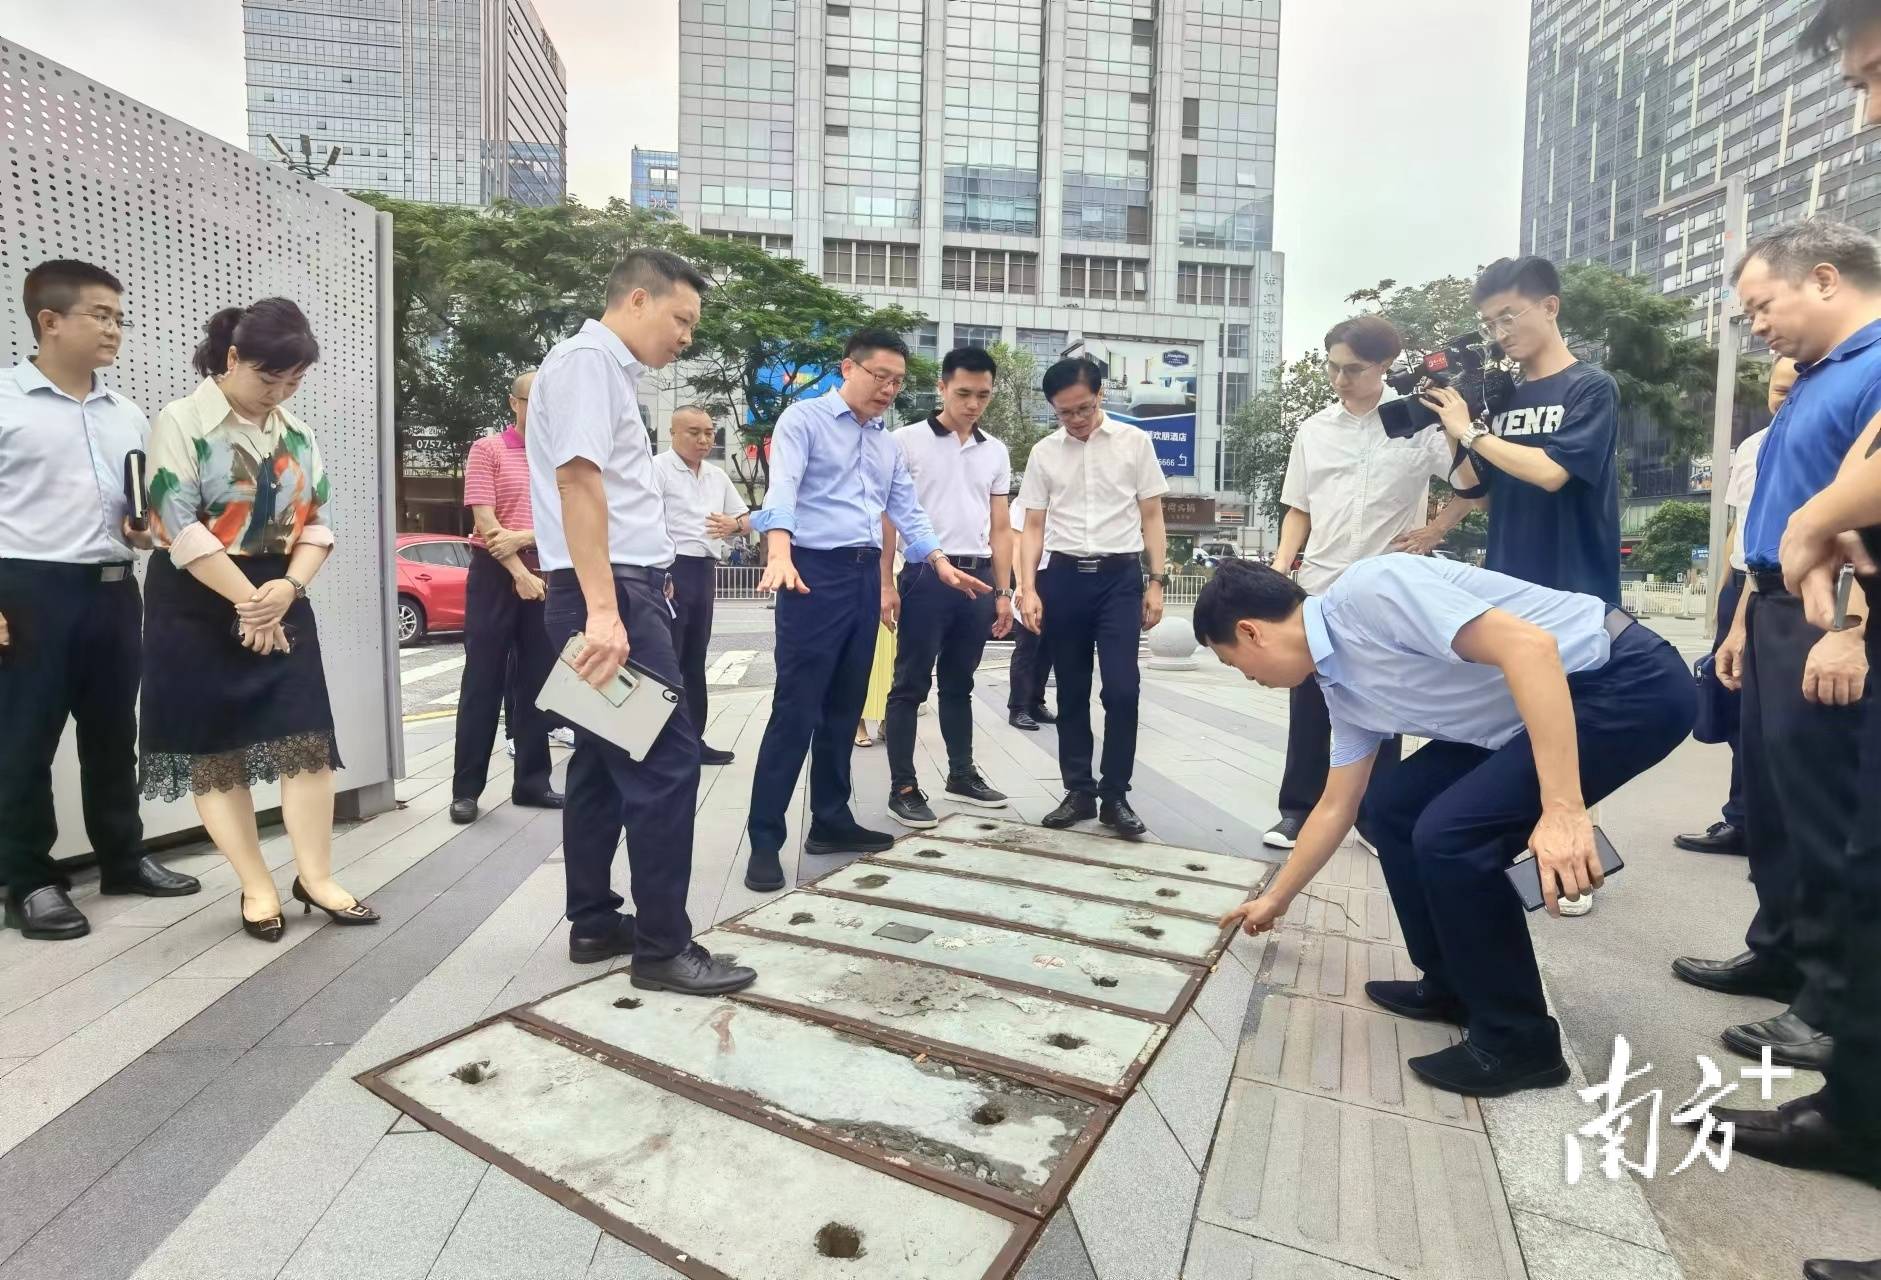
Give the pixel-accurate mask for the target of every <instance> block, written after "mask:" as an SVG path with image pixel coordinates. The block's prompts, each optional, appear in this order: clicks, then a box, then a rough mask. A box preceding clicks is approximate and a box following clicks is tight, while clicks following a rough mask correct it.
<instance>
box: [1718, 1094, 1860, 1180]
mask: <svg viewBox="0 0 1881 1280" xmlns="http://www.w3.org/2000/svg"><path fill="white" fill-rule="evenodd" d="M1819 1098H1820V1095H1812V1096H1810V1097H1807V1098H1798V1099H1797V1100H1796V1101H1795V1102H1792V1103H1789V1104H1787V1105H1785V1106H1783V1107H1780V1108H1778V1109H1777V1110H1776V1111H1774V1112H1767V1111H1735V1110H1732V1109H1731V1108H1728V1107H1713V1108H1712V1109H1711V1114H1712V1116H1713V1117H1714V1118H1716V1119H1717V1120H1720V1121H1727V1122H1729V1123H1731V1124H1733V1125H1735V1126H1736V1127H1737V1133H1736V1135H1735V1136H1734V1137H1733V1139H1732V1141H1733V1143H1734V1145H1735V1146H1736V1148H1737V1150H1738V1152H1739V1153H1741V1154H1743V1155H1747V1156H1752V1157H1754V1158H1755V1159H1758V1160H1768V1161H1769V1162H1770V1163H1771V1164H1780V1165H1787V1166H1788V1167H1789V1168H1792V1169H1819V1170H1821V1171H1822V1172H1824V1173H1843V1174H1847V1175H1848V1176H1849V1177H1851V1178H1860V1179H1861V1180H1862V1181H1864V1182H1872V1183H1874V1184H1875V1185H1876V1186H1881V1152H1875V1151H1871V1150H1868V1149H1867V1148H1866V1147H1865V1146H1864V1145H1863V1144H1862V1143H1860V1142H1858V1141H1856V1140H1855V1139H1854V1138H1853V1137H1851V1136H1850V1135H1849V1134H1848V1132H1847V1131H1846V1130H1845V1129H1843V1128H1841V1127H1840V1126H1838V1125H1837V1124H1836V1123H1835V1121H1834V1119H1833V1118H1832V1117H1830V1116H1829V1115H1828V1113H1826V1112H1825V1111H1823V1109H1822V1105H1821V1102H1820V1101H1819ZM1772 1117H1774V1120H1772Z"/></svg>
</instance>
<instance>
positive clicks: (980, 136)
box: [679, 0, 1282, 493]
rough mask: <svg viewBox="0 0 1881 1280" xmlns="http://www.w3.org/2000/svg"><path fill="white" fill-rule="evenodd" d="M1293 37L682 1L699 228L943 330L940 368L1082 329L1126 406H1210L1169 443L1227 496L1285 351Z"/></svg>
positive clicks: (1255, 10)
mask: <svg viewBox="0 0 1881 1280" xmlns="http://www.w3.org/2000/svg"><path fill="white" fill-rule="evenodd" d="M1279 46H1280V3H1279V0H1161V3H1157V0H851V2H850V3H846V4H845V3H828V2H827V0H681V3H680V66H679V74H680V146H679V151H680V157H681V159H680V179H679V191H680V212H681V216H682V217H684V218H685V220H686V221H687V222H688V223H690V224H692V225H694V226H696V227H698V228H700V229H702V230H705V231H713V232H723V233H728V234H736V235H739V236H743V237H746V238H751V239H753V240H756V241H757V242H759V243H762V244H763V245H765V247H767V248H769V249H771V250H772V251H773V252H788V253H790V254H792V255H794V256H795V257H796V258H798V259H799V260H800V261H802V262H803V263H804V264H805V265H806V267H807V268H808V269H809V270H811V271H812V272H814V273H816V274H818V275H820V276H821V277H822V278H823V279H824V280H826V281H828V282H829V283H831V284H833V285H835V286H836V287H838V288H841V289H844V290H846V291H850V292H854V293H856V294H859V295H861V296H862V297H863V298H865V299H866V300H867V301H869V302H871V303H874V304H877V305H886V304H890V303H894V304H899V305H901V306H904V307H907V308H909V309H911V310H915V311H920V312H922V313H924V314H926V315H927V316H928V317H929V321H928V323H927V324H926V325H924V326H923V327H922V328H921V329H920V330H918V331H917V332H916V333H914V334H912V335H911V337H912V338H913V340H914V343H915V345H916V346H917V347H918V348H919V349H920V351H921V352H923V353H924V354H926V355H929V356H938V355H939V354H940V352H942V351H944V350H946V349H949V348H952V347H955V346H964V345H990V344H991V343H993V342H995V341H1002V340H1003V341H1004V342H1006V343H1008V344H1011V345H1013V346H1016V347H1020V348H1024V349H1026V350H1028V351H1030V352H1031V353H1032V354H1033V355H1035V356H1036V357H1037V358H1038V360H1039V361H1040V363H1041V365H1044V364H1049V363H1050V362H1051V361H1052V360H1055V359H1056V358H1057V357H1058V355H1059V354H1060V353H1061V352H1062V351H1063V350H1064V349H1065V348H1066V347H1067V346H1068V345H1069V344H1070V343H1071V342H1073V341H1075V340H1077V339H1080V338H1081V339H1084V340H1085V341H1086V342H1087V343H1088V344H1090V345H1091V346H1092V347H1093V348H1095V349H1098V350H1101V351H1103V352H1104V353H1105V354H1107V355H1108V356H1109V357H1110V358H1111V363H1112V366H1113V377H1114V378H1115V379H1116V380H1117V381H1118V382H1120V383H1123V384H1126V385H1125V386H1123V387H1121V388H1120V389H1119V394H1120V396H1121V397H1122V398H1125V399H1127V398H1129V397H1130V396H1131V394H1132V393H1133V389H1143V390H1144V392H1145V394H1149V393H1151V392H1155V391H1156V390H1157V389H1158V388H1160V394H1162V395H1164V396H1165V397H1167V396H1169V395H1171V394H1172V393H1176V392H1186V393H1192V394H1193V397H1194V401H1195V417H1194V420H1193V424H1192V425H1190V426H1188V427H1181V426H1177V427H1175V428H1174V429H1172V430H1168V431H1162V432H1156V433H1154V434H1156V435H1157V436H1158V440H1157V444H1158V448H1159V450H1160V451H1161V455H1162V458H1163V462H1164V468H1165V470H1166V471H1168V472H1169V474H1170V475H1171V477H1172V482H1173V484H1174V485H1175V487H1176V489H1177V490H1178V491H1183V492H1189V493H1208V492H1211V491H1214V490H1216V489H1218V488H1220V486H1221V482H1222V478H1223V477H1222V459H1221V457H1220V448H1219V443H1220V437H1221V424H1222V422H1223V421H1224V420H1225V419H1226V418H1228V417H1230V416H1231V415H1232V414H1233V413H1234V411H1235V410H1236V409H1237V408H1239V407H1240V405H1241V404H1242V403H1243V402H1245V401H1246V400H1247V398H1248V397H1249V395H1250V394H1251V392H1252V391H1253V389H1254V388H1255V386H1257V385H1258V384H1259V382H1260V381H1261V380H1262V379H1263V377H1264V376H1265V371H1266V370H1269V369H1272V368H1273V367H1275V366H1276V365H1277V364H1278V362H1279V358H1280V351H1279V347H1280V291H1281V277H1282V263H1281V257H1280V255H1278V254H1276V253H1274V252H1272V250H1273V198H1274V115H1275V106H1276V98H1277V85H1278V72H1279ZM1184 432H1186V433H1187V434H1186V435H1185V434H1184ZM1163 437H1168V438H1163Z"/></svg>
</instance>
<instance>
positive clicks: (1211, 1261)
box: [1182, 1222, 1378, 1280]
mask: <svg viewBox="0 0 1881 1280" xmlns="http://www.w3.org/2000/svg"><path fill="white" fill-rule="evenodd" d="M1377 1277H1378V1273H1377V1272H1375V1271H1360V1270H1359V1269H1358V1268H1357V1267H1348V1266H1346V1265H1345V1264H1344V1263H1343V1262H1334V1261H1332V1260H1331V1259H1330V1258H1321V1257H1317V1256H1315V1255H1314V1254H1310V1253H1301V1252H1300V1251H1299V1250H1298V1249H1289V1248H1287V1247H1286V1246H1285V1245H1283V1244H1275V1243H1274V1242H1273V1241H1271V1240H1261V1239H1257V1238H1256V1237H1254V1236H1244V1235H1242V1234H1241V1233H1240V1232H1238V1231H1229V1230H1227V1229H1226V1228H1224V1227H1216V1226H1211V1225H1209V1224H1208V1223H1206V1222H1198V1223H1196V1224H1195V1235H1194V1237H1193V1238H1191V1239H1190V1241H1189V1260H1188V1262H1187V1264H1186V1265H1184V1266H1183V1268H1182V1280H1377Z"/></svg>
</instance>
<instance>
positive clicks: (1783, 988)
mask: <svg viewBox="0 0 1881 1280" xmlns="http://www.w3.org/2000/svg"><path fill="white" fill-rule="evenodd" d="M1672 973H1673V976H1675V977H1677V978H1678V979H1679V980H1680V981H1682V982H1689V983H1691V984H1692V985H1693V986H1694V987H1704V988H1705V989H1706V990H1709V991H1722V992H1723V993H1724V994H1725V995H1727V996H1764V997H1766V998H1767V999H1771V1000H1782V1001H1784V1002H1785V1003H1788V1002H1789V1001H1791V1000H1794V999H1795V998H1796V993H1797V992H1798V991H1801V990H1802V988H1803V980H1802V979H1801V978H1800V977H1798V976H1797V975H1796V974H1795V973H1793V972H1789V971H1786V970H1782V969H1779V968H1777V966H1775V965H1774V964H1772V963H1770V961H1768V960H1766V959H1764V958H1763V957H1762V956H1760V955H1758V954H1757V953H1756V952H1755V951H1745V952H1742V953H1741V954H1739V955H1735V956H1732V957H1731V958H1730V959H1729V960H1700V959H1698V958H1697V957H1696V956H1680V957H1679V958H1678V959H1676V960H1674V961H1673V962H1672Z"/></svg>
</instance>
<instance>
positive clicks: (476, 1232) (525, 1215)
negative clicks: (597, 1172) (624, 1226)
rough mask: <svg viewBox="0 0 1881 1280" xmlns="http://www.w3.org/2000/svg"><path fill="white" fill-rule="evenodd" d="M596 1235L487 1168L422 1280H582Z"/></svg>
mask: <svg viewBox="0 0 1881 1280" xmlns="http://www.w3.org/2000/svg"><path fill="white" fill-rule="evenodd" d="M600 1243H601V1229H600V1228H599V1227H597V1226H595V1225H594V1224H593V1223H592V1222H589V1221H588V1220H587V1219H585V1218H582V1217H580V1216H578V1215H576V1214H573V1213H570V1212H569V1211H568V1210H567V1209H565V1208H563V1207H562V1206H561V1205H559V1204H557V1203H555V1201H553V1200H551V1199H549V1198H548V1197H547V1196H545V1195H543V1194H542V1193H541V1192H540V1191H537V1190H536V1189H535V1188H534V1187H530V1186H526V1185H524V1184H523V1183H522V1182H521V1181H519V1180H518V1179H516V1178H513V1177H511V1176H510V1175H509V1174H507V1173H505V1172H503V1170H501V1169H488V1168H486V1169H485V1170H484V1173H483V1179H482V1181H480V1182H478V1184H477V1190H476V1191H475V1192H474V1193H473V1194H472V1195H471V1197H470V1203H469V1204H467V1205H465V1206H464V1212H463V1216H462V1217H460V1218H458V1220H457V1225H456V1226H454V1227H453V1228H452V1229H451V1235H450V1239H448V1240H447V1241H445V1244H444V1249H443V1252H441V1253H439V1254H438V1260H437V1262H436V1263H435V1264H434V1265H433V1266H432V1268H431V1271H430V1273H429V1274H428V1275H427V1276H426V1277H425V1280H585V1278H586V1277H587V1275H588V1268H589V1266H590V1265H591V1264H592V1263H593V1261H594V1254H595V1249H596V1247H597V1246H598V1245H599V1244H600Z"/></svg>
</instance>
